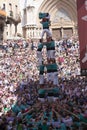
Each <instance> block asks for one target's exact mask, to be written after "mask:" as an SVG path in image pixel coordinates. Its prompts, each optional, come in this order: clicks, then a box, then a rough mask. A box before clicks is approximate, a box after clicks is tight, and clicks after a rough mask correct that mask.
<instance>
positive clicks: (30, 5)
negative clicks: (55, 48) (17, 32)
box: [22, 0, 77, 39]
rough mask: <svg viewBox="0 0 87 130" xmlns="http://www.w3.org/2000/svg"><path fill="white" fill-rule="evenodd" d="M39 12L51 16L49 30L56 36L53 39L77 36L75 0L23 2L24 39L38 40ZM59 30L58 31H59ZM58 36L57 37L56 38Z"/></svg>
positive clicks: (39, 31)
mask: <svg viewBox="0 0 87 130" xmlns="http://www.w3.org/2000/svg"><path fill="white" fill-rule="evenodd" d="M39 12H49V13H50V15H51V26H50V30H51V31H52V32H54V33H53V34H55V35H56V34H57V33H60V34H57V36H55V35H53V37H54V38H56V39H57V38H59V37H65V36H67V37H69V34H70V36H71V35H76V34H77V30H76V27H77V9H76V1H75V0H68V1H67V0H55V1H54V0H49V1H48V0H24V7H22V27H23V30H26V38H29V37H32V38H40V34H41V32H42V26H41V24H40V20H39V19H38V14H39ZM59 30H60V31H59ZM58 36H59V37H58Z"/></svg>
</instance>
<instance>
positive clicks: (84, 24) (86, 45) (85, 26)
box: [77, 0, 87, 76]
mask: <svg viewBox="0 0 87 130" xmlns="http://www.w3.org/2000/svg"><path fill="white" fill-rule="evenodd" d="M77 15H78V34H79V42H80V66H81V75H82V76H87V0H77Z"/></svg>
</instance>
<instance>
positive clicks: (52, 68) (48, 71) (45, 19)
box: [37, 12, 58, 97]
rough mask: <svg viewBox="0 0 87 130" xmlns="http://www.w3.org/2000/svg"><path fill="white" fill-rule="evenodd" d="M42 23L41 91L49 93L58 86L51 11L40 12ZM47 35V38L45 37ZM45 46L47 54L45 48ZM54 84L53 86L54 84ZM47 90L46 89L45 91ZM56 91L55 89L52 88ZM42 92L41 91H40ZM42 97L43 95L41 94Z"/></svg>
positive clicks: (39, 55)
mask: <svg viewBox="0 0 87 130" xmlns="http://www.w3.org/2000/svg"><path fill="white" fill-rule="evenodd" d="M39 19H40V20H41V21H40V23H41V24H42V27H43V31H42V34H41V39H40V41H39V43H38V48H37V58H38V63H39V85H40V91H39V95H40V94H41V93H45V92H46V93H47V94H49V92H50V91H49V89H50V90H51V88H52V87H54V86H55V87H58V65H57V63H56V59H55V41H54V40H53V39H52V34H51V31H50V26H51V21H50V14H49V13H41V12H40V13H39ZM44 36H45V38H44ZM44 48H45V55H44V54H43V53H44V52H43V50H44ZM45 82H47V85H48V89H47V88H46V89H45V87H46V86H45ZM52 85H53V86H52ZM44 90H45V91H44ZM51 91H55V90H53V89H52V90H51ZM40 92H41V93H40ZM52 96H53V95H52ZM41 97H42V96H41Z"/></svg>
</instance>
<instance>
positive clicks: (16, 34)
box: [15, 24, 17, 36]
mask: <svg viewBox="0 0 87 130" xmlns="http://www.w3.org/2000/svg"><path fill="white" fill-rule="evenodd" d="M15 36H17V24H15Z"/></svg>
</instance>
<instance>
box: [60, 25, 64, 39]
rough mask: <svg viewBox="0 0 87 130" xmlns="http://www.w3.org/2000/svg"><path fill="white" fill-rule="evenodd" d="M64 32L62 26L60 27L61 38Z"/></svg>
mask: <svg viewBox="0 0 87 130" xmlns="http://www.w3.org/2000/svg"><path fill="white" fill-rule="evenodd" d="M63 36H64V32H63V27H61V38H63Z"/></svg>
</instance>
